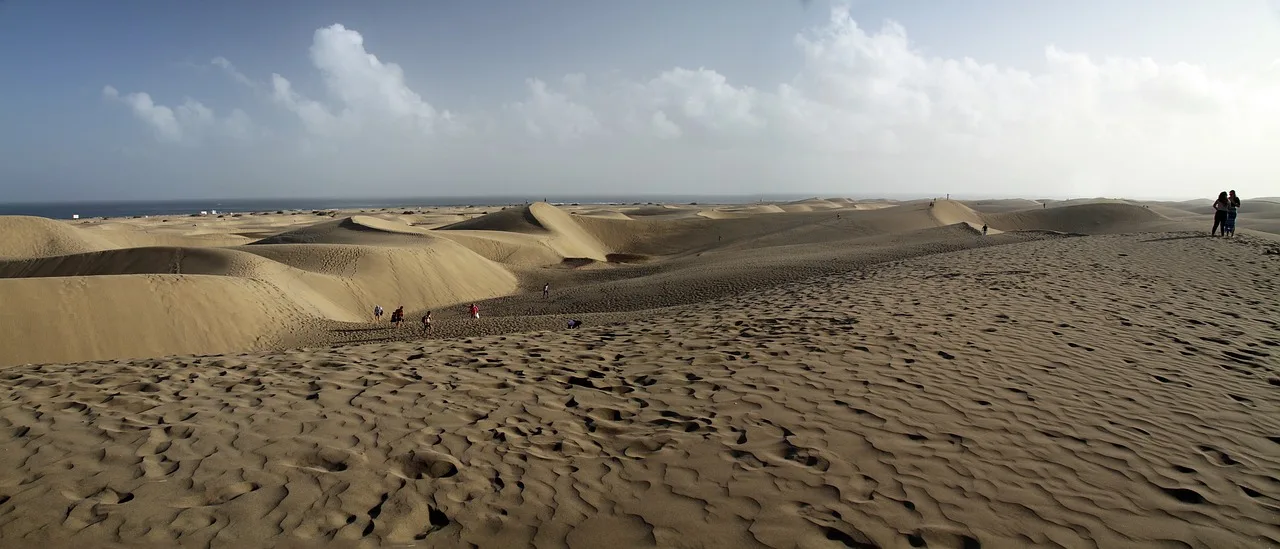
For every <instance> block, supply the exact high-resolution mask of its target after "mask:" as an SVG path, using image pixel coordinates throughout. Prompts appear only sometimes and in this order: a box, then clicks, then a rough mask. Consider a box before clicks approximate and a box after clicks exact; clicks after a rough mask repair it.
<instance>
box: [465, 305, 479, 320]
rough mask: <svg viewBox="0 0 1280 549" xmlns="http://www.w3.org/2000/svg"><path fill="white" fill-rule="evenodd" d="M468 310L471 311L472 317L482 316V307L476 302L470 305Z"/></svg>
mask: <svg viewBox="0 0 1280 549" xmlns="http://www.w3.org/2000/svg"><path fill="white" fill-rule="evenodd" d="M467 312H469V313H471V318H480V307H479V306H478V305H476V304H475V303H472V304H471V306H470V307H467Z"/></svg>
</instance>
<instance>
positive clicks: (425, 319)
mask: <svg viewBox="0 0 1280 549" xmlns="http://www.w3.org/2000/svg"><path fill="white" fill-rule="evenodd" d="M422 332H423V333H426V334H429V333H431V311H427V314H425V315H422Z"/></svg>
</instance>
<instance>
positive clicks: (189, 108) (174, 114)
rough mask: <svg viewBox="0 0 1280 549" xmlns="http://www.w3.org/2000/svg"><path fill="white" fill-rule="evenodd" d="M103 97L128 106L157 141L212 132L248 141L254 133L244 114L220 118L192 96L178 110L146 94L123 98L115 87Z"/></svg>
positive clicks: (104, 90) (234, 112)
mask: <svg viewBox="0 0 1280 549" xmlns="http://www.w3.org/2000/svg"><path fill="white" fill-rule="evenodd" d="M102 96H103V97H104V98H106V99H108V100H111V101H118V102H121V103H124V104H125V105H127V106H128V107H129V108H130V110H132V111H133V114H134V116H136V117H137V118H138V119H139V120H141V121H142V122H143V123H144V124H146V125H147V126H149V127H150V128H151V129H152V130H154V131H155V133H156V138H157V139H160V140H161V141H168V142H174V143H176V142H182V141H190V140H192V139H197V138H199V137H200V136H201V135H203V134H205V133H207V132H209V131H224V132H226V134H227V135H230V136H232V137H236V138H242V139H247V138H249V137H250V136H251V135H252V133H253V131H254V130H253V122H252V121H251V120H250V119H249V115H248V114H246V113H245V112H244V111H242V110H240V109H234V110H232V112H231V115H229V116H228V117H227V118H224V119H219V118H218V117H217V116H216V115H215V114H214V112H213V110H211V109H210V108H209V107H206V106H204V104H203V103H200V102H199V101H196V100H194V99H191V98H189V97H188V98H186V100H184V101H183V103H182V104H181V105H178V107H176V108H171V107H166V106H164V105H159V104H156V103H155V101H153V100H152V99H151V95H150V94H147V93H145V92H135V93H130V94H125V95H121V94H120V91H119V90H117V89H116V88H115V87H112V86H105V87H103V88H102Z"/></svg>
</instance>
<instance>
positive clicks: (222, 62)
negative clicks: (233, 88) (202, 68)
mask: <svg viewBox="0 0 1280 549" xmlns="http://www.w3.org/2000/svg"><path fill="white" fill-rule="evenodd" d="M210 63H211V64H213V65H214V66H216V67H218V68H221V69H222V70H223V71H224V72H226V73H227V75H229V76H230V77H231V78H232V79H233V80H235V81H236V82H239V83H241V84H244V85H245V86H248V87H250V88H253V89H255V90H256V89H258V83H257V82H254V81H253V79H251V78H249V77H248V76H245V74H244V73H242V72H240V70H239V69H237V68H236V66H235V65H232V64H231V61H228V60H227V58H226V57H222V56H218V57H214V58H213V60H212V61H210Z"/></svg>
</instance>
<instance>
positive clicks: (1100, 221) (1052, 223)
mask: <svg viewBox="0 0 1280 549" xmlns="http://www.w3.org/2000/svg"><path fill="white" fill-rule="evenodd" d="M986 219H987V220H988V221H989V223H990V224H991V226H993V227H998V228H1000V230H1004V231H1010V230H1048V231H1059V232H1064V233H1077V234H1114V233H1124V232H1138V231H1143V230H1151V229H1152V227H1153V225H1157V224H1160V223H1162V222H1167V221H1168V219H1167V218H1165V217H1164V216H1162V215H1160V214H1158V213H1156V212H1153V211H1151V210H1150V209H1149V208H1144V207H1142V206H1139V205H1135V204H1129V203H1123V202H1114V203H1087V204H1075V205H1065V206H1057V207H1051V208H1044V209H1038V210H1037V209H1031V210H1024V211H1020V212H1010V213H1003V214H991V215H989V216H987V218H986Z"/></svg>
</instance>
